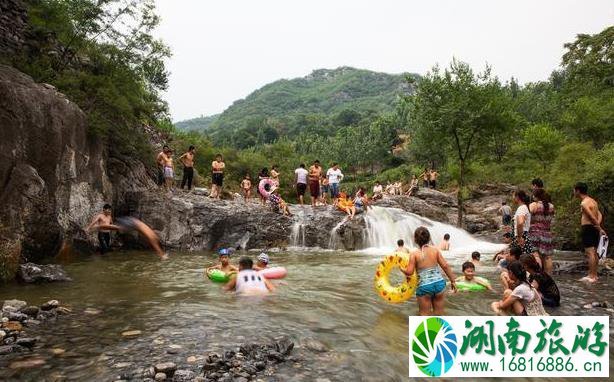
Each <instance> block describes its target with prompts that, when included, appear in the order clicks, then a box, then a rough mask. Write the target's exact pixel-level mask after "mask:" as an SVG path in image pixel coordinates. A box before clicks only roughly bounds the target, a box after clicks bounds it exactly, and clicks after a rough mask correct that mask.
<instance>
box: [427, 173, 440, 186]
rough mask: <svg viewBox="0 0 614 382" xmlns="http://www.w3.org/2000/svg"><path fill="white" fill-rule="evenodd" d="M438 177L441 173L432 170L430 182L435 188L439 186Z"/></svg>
mask: <svg viewBox="0 0 614 382" xmlns="http://www.w3.org/2000/svg"><path fill="white" fill-rule="evenodd" d="M437 177H439V173H438V172H437V171H435V170H431V171H430V172H429V184H430V186H431V188H432V189H433V190H434V189H436V188H437Z"/></svg>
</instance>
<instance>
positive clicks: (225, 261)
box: [205, 248, 239, 274]
mask: <svg viewBox="0 0 614 382" xmlns="http://www.w3.org/2000/svg"><path fill="white" fill-rule="evenodd" d="M218 253H219V255H220V262H219V264H216V265H213V266H210V267H209V268H207V269H205V273H206V272H209V271H210V270H212V269H219V270H220V271H222V272H224V273H226V274H229V273H235V272H238V271H239V269H238V268H237V267H235V266H234V265H232V264H231V263H230V253H231V251H230V250H229V249H227V248H222V249H220V250H219V252H218Z"/></svg>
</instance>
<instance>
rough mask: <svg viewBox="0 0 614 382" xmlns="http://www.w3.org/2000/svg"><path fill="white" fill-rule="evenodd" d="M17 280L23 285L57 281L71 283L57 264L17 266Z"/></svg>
mask: <svg viewBox="0 0 614 382" xmlns="http://www.w3.org/2000/svg"><path fill="white" fill-rule="evenodd" d="M17 278H18V279H19V280H20V281H22V282H24V283H28V284H31V283H45V282H57V281H72V279H71V278H70V277H69V276H68V274H66V272H65V271H64V269H62V267H61V266H60V265H57V264H47V265H38V264H34V263H25V264H21V265H19V269H18V270H17Z"/></svg>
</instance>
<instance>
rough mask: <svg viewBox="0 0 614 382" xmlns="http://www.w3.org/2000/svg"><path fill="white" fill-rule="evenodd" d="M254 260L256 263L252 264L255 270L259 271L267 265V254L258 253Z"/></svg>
mask: <svg viewBox="0 0 614 382" xmlns="http://www.w3.org/2000/svg"><path fill="white" fill-rule="evenodd" d="M256 260H257V262H256V265H254V270H255V271H261V270H263V269H266V267H267V266H268V265H269V255H267V254H266V253H264V252H262V253H261V254H259V255H258V257H257V258H256Z"/></svg>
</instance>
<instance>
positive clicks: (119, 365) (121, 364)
mask: <svg viewBox="0 0 614 382" xmlns="http://www.w3.org/2000/svg"><path fill="white" fill-rule="evenodd" d="M130 366H132V362H118V363H116V364H114V365H113V367H114V368H115V369H125V368H127V367H130Z"/></svg>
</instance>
